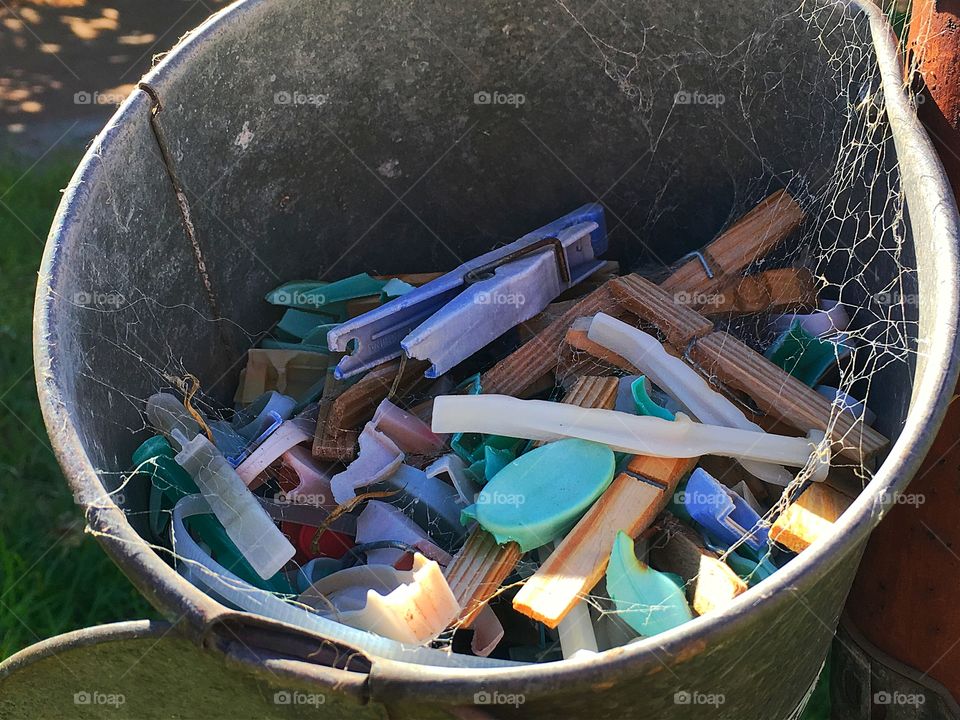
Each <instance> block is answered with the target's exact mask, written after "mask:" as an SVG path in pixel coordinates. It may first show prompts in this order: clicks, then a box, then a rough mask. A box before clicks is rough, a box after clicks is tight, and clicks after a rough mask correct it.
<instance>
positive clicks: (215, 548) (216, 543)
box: [184, 511, 296, 595]
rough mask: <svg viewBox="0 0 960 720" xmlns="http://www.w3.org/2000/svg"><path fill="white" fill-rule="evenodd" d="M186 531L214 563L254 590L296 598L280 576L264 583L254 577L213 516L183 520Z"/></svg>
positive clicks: (290, 587) (259, 578)
mask: <svg viewBox="0 0 960 720" xmlns="http://www.w3.org/2000/svg"><path fill="white" fill-rule="evenodd" d="M184 524H185V525H186V527H187V529H188V530H190V531H191V532H192V533H193V534H195V535H196V536H197V537H198V538H200V539H201V540H202V541H203V542H204V543H205V544H206V545H207V547H208V548H209V549H210V554H211V555H212V556H213V557H214V559H215V560H216V561H217V562H218V563H219V564H221V565H223V567H225V568H226V569H227V570H229V571H230V572H232V573H233V574H235V575H236V576H237V577H239V578H240V579H241V580H245V581H246V582H248V583H250V584H251V585H253V586H254V587H258V588H260V589H261V590H269V591H270V592H275V593H282V594H285V595H295V594H296V590H295V589H294V587H293V585H291V584H290V581H289V580H288V579H287V577H286V576H285V575H284V574H283V573H282V572H277V573H276V574H275V575H274V576H273V577H271V578H268V579H267V580H264V579H263V578H261V577H260V575H259V574H257V571H256V570H254V569H253V567H252V566H251V565H250V563H248V562H247V560H246V558H244V557H243V553H241V552H240V551H239V550H238V549H237V546H236V545H234V544H233V542H232V541H231V540H230V538H228V537H227V533H226V531H225V530H224V529H223V525H221V524H220V521H219V520H217V517H216V515H214V514H213V512H212V511H211V513H210V514H209V515H193V516H192V517H189V518H187V519H185V520H184Z"/></svg>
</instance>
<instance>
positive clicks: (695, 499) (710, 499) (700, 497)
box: [673, 490, 727, 506]
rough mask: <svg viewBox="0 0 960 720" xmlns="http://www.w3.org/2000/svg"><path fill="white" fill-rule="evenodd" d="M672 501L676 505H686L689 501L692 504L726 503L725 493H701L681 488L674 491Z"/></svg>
mask: <svg viewBox="0 0 960 720" xmlns="http://www.w3.org/2000/svg"><path fill="white" fill-rule="evenodd" d="M673 501H674V502H675V503H676V504H677V505H686V504H687V503H690V504H692V505H700V506H704V505H725V504H726V503H727V496H726V495H719V494H716V495H715V494H711V493H702V492H688V491H687V490H681V491H680V492H675V493H674V494H673Z"/></svg>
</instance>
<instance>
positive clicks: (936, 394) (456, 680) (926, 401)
mask: <svg viewBox="0 0 960 720" xmlns="http://www.w3.org/2000/svg"><path fill="white" fill-rule="evenodd" d="M268 4H269V3H268V0H238V2H236V3H234V4H233V5H230V6H228V7H226V8H224V9H222V10H220V11H219V12H217V13H216V14H214V15H213V16H211V17H210V18H209V19H208V20H206V21H205V22H204V23H203V24H201V25H200V26H199V27H198V28H197V29H196V30H194V31H192V32H191V33H190V34H189V35H188V36H186V37H185V38H184V39H183V40H182V41H181V42H180V43H179V44H178V45H177V46H176V47H175V48H174V49H173V50H172V51H171V52H170V53H169V54H168V55H166V57H164V59H163V60H162V61H161V62H160V63H159V64H158V65H157V66H156V67H155V68H153V69H152V70H151V71H150V72H149V73H148V74H147V75H146V76H145V77H144V80H143V81H144V82H145V83H147V84H148V85H150V86H151V87H153V88H154V89H155V90H157V91H158V92H159V93H160V94H161V96H162V92H163V87H164V84H165V83H166V82H169V81H170V79H171V78H172V77H173V76H175V75H176V74H178V73H179V72H183V71H184V70H185V68H186V67H187V66H188V65H189V63H190V61H191V59H192V57H193V56H194V55H195V54H196V52H197V51H198V49H199V48H200V47H201V45H202V44H204V43H206V42H208V41H212V40H214V39H215V36H216V35H218V34H219V33H220V32H221V31H222V30H223V29H224V28H225V27H227V26H228V25H234V24H240V23H244V22H248V21H252V20H255V15H256V13H257V12H258V11H260V10H262V9H263V8H265V7H266V6H267V5H268ZM836 5H837V6H838V7H840V8H842V9H844V10H845V11H846V12H848V13H851V14H856V13H861V14H863V15H864V16H865V17H866V19H867V21H868V22H869V26H870V31H871V35H872V40H873V44H874V48H875V53H876V57H877V62H878V66H879V72H880V76H881V80H882V85H883V90H884V96H885V100H886V108H887V116H888V119H889V122H890V126H891V131H892V134H893V136H894V141H895V143H896V146H897V150H898V156H899V162H900V166H901V169H902V173H903V177H904V186H903V192H904V194H905V196H906V199H907V202H908V204H909V206H910V208H911V210H912V212H911V213H910V218H911V222H915V219H916V218H922V219H923V221H924V223H925V224H927V223H928V227H923V228H921V229H922V230H924V232H925V234H926V235H927V236H928V237H927V240H926V244H928V245H929V249H930V252H929V253H928V255H929V256H930V257H929V258H926V259H925V258H924V257H921V255H925V254H926V253H918V254H917V255H918V257H917V263H918V266H920V268H921V269H923V275H924V277H923V278H921V279H922V280H925V281H928V282H929V283H930V284H931V285H935V286H936V292H935V293H931V294H930V295H931V298H932V297H933V296H934V295H936V301H935V302H934V301H933V300H931V303H928V305H931V306H932V307H930V308H929V309H928V311H929V312H931V313H932V321H931V326H935V327H936V328H937V332H935V333H932V337H931V338H930V342H929V344H928V345H927V347H926V353H925V358H924V366H923V373H922V375H921V376H920V378H919V382H916V383H915V384H914V387H913V396H912V399H911V403H910V408H909V410H908V412H907V417H906V420H905V422H904V427H903V430H902V432H901V433H900V435H899V437H898V438H897V440H896V441H895V442H894V443H893V445H892V446H891V448H890V450H889V453H888V455H887V457H886V458H885V459H884V461H883V463H882V464H881V465H880V467H879V468H878V469H877V472H876V473H875V475H874V477H873V479H872V481H871V482H870V483H869V485H868V486H867V487H866V488H865V489H864V490H863V491H862V492H861V494H860V496H859V497H858V498H857V499H856V500H855V501H854V503H853V504H852V505H851V507H850V508H849V509H848V510H847V512H846V513H844V515H843V517H842V518H841V519H840V520H839V521H838V522H837V524H836V528H837V531H836V532H835V533H834V534H833V535H832V536H831V537H830V538H828V539H826V540H825V541H823V542H822V543H819V544H817V545H815V546H813V547H811V548H809V549H808V550H806V551H805V552H803V553H801V554H799V555H798V556H797V557H796V558H795V559H793V560H792V561H791V562H790V563H788V564H787V565H786V566H785V567H783V568H781V569H780V570H778V572H777V573H775V574H774V575H773V576H772V577H770V578H768V579H767V580H764V581H763V582H762V583H759V584H758V585H757V586H755V587H752V588H750V589H748V590H747V592H745V593H743V594H742V595H740V596H739V597H737V598H736V599H735V600H734V601H733V602H732V603H731V604H730V605H729V606H728V607H727V608H725V609H724V610H723V611H720V612H717V613H713V614H710V615H708V616H703V617H698V618H696V619H694V620H692V621H690V622H688V623H685V624H684V625H682V626H679V627H677V628H675V629H673V630H670V631H668V632H665V633H662V634H660V635H657V636H655V637H652V638H644V639H641V640H638V641H635V642H634V643H631V644H630V645H627V646H624V647H620V648H614V649H612V650H608V651H606V652H603V653H599V654H597V655H596V656H593V657H589V658H584V659H571V660H565V661H562V662H553V663H542V664H530V665H523V666H518V667H510V668H495V669H486V668H471V669H455V668H441V667H435V666H424V665H413V664H411V663H403V662H397V661H389V660H384V659H382V658H379V657H378V656H376V655H372V654H370V653H367V652H365V651H364V650H363V649H362V648H358V649H357V650H358V652H359V653H360V654H364V655H366V656H367V657H369V658H370V660H371V661H372V662H373V663H374V667H373V670H372V671H371V674H373V673H374V672H376V673H377V674H378V675H380V676H381V677H382V678H384V679H385V680H386V679H389V680H390V681H391V682H395V683H397V684H399V685H406V684H409V685H410V686H411V687H414V686H420V685H423V684H424V683H430V682H437V681H443V687H444V692H445V693H454V694H464V695H468V694H470V693H472V692H474V691H476V690H478V689H481V688H482V687H483V686H485V685H488V684H489V683H490V682H491V681H493V680H496V681H497V682H498V683H501V684H502V685H501V686H502V687H504V688H507V687H509V686H510V683H511V682H513V683H516V684H517V685H519V684H520V683H522V684H523V686H524V687H528V686H535V685H536V684H537V683H538V682H543V681H546V680H548V679H549V681H550V683H549V684H551V685H553V684H556V683H557V682H558V679H561V680H562V678H563V677H565V676H569V677H573V676H576V677H577V678H578V679H579V680H582V679H583V678H584V676H593V677H595V678H597V679H598V680H600V679H603V680H605V681H609V680H610V679H611V678H612V677H614V676H615V675H616V674H618V673H619V672H621V671H622V672H626V671H628V670H630V671H634V672H635V671H636V669H637V667H638V666H643V665H644V664H646V665H648V666H649V667H651V668H654V667H656V666H658V665H663V664H664V663H662V662H661V661H660V660H659V657H660V655H661V654H666V655H669V656H673V657H678V656H679V657H683V656H689V655H690V654H691V653H693V654H696V653H699V652H702V651H704V650H705V649H706V648H707V647H708V645H709V642H710V640H711V638H713V637H714V636H715V635H717V634H718V633H719V632H721V631H723V632H724V633H728V632H731V631H733V630H734V629H735V628H736V627H738V626H739V625H740V624H741V623H743V622H745V621H746V616H747V614H748V613H749V612H758V611H759V610H760V609H761V608H772V607H774V606H775V605H776V604H777V603H782V602H785V601H786V599H787V598H788V597H793V596H795V594H796V593H795V588H797V587H803V586H804V585H805V581H809V580H810V578H811V577H812V576H813V575H814V574H815V573H816V571H817V570H818V568H822V567H823V566H824V565H825V564H826V565H830V566H831V567H832V566H835V565H836V564H838V563H839V562H840V561H841V560H842V559H843V558H845V557H847V556H848V555H849V554H851V553H858V552H859V549H860V548H861V547H862V545H863V543H864V542H865V541H866V538H867V536H868V535H869V533H870V531H871V530H872V529H873V528H874V527H875V526H876V525H877V524H878V523H879V522H880V520H881V519H882V518H883V516H884V515H885V514H886V512H887V511H888V510H889V509H890V508H891V507H892V506H893V505H894V504H895V502H896V497H895V496H896V494H897V493H898V492H899V491H902V490H903V489H904V488H905V487H906V486H907V484H908V483H909V481H910V479H911V478H912V477H913V475H914V473H915V472H916V471H917V469H918V468H919V466H920V463H921V462H922V460H923V459H924V457H925V455H926V452H927V450H928V449H929V447H930V445H931V443H932V442H933V438H934V436H935V434H936V430H937V429H938V428H939V426H940V424H941V422H942V419H943V416H944V414H945V412H946V408H947V405H948V404H949V401H950V397H951V395H952V392H953V388H954V385H955V383H956V379H957V374H958V370H960V358H958V350H960V339H958V333H957V327H958V314H960V295H958V278H960V263H958V255H957V248H958V247H960V220H958V216H957V207H956V204H955V201H954V197H953V193H952V191H951V189H950V184H949V182H948V180H947V177H946V173H945V171H944V169H943V167H942V165H941V163H940V161H939V159H938V157H937V155H936V152H935V150H934V148H933V145H932V143H931V142H930V139H929V137H928V136H927V134H926V132H925V130H924V129H923V127H922V125H921V124H920V122H919V120H918V119H917V117H916V115H915V113H914V111H913V108H912V105H911V102H910V99H909V98H908V96H907V94H906V91H905V89H904V88H903V84H902V82H901V78H902V66H901V61H900V59H899V57H898V55H897V44H896V40H895V37H894V35H893V31H892V29H891V28H890V25H889V23H888V21H887V19H886V17H885V16H884V15H883V13H882V12H881V11H880V10H879V9H878V8H877V7H875V6H874V5H873V4H872V3H871V2H870V0H836ZM149 109H150V98H149V97H148V96H147V94H146V93H145V92H144V91H143V90H135V91H134V92H133V94H132V95H131V96H130V97H129V98H128V99H127V100H126V101H125V102H124V103H123V105H122V106H121V107H120V108H119V110H118V111H117V113H116V114H115V115H114V116H113V117H112V118H111V120H110V121H109V123H108V124H107V125H106V127H105V128H104V130H103V131H102V132H101V133H100V134H99V135H98V136H97V138H96V139H95V140H94V142H93V143H92V145H91V147H90V148H89V149H88V151H87V153H86V154H85V156H84V158H83V160H82V162H81V164H80V165H79V167H78V169H77V170H76V172H75V174H74V176H73V178H72V179H71V181H70V184H69V185H68V187H67V188H66V190H65V192H64V196H63V199H62V201H61V204H60V206H59V208H58V210H57V213H56V216H55V218H54V222H53V225H52V227H51V230H50V233H49V235H48V240H47V243H46V247H45V250H44V254H43V259H42V263H41V267H40V272H39V278H38V284H37V292H36V300H35V312H34V365H35V374H36V383H37V389H38V396H39V400H40V405H41V409H42V412H43V417H44V422H45V424H46V427H47V431H48V434H49V437H50V440H51V444H52V447H53V449H54V452H55V454H56V456H57V459H58V462H59V463H60V466H61V468H62V470H63V472H64V475H65V477H66V479H67V481H68V483H69V484H70V487H71V489H72V491H73V493H74V496H75V499H76V502H77V503H78V504H79V505H80V506H81V507H82V508H83V509H84V512H85V514H86V518H87V523H88V525H89V526H90V527H91V528H93V529H94V531H97V532H95V534H96V537H97V540H98V542H100V544H101V546H103V547H104V549H105V551H106V552H107V554H108V555H109V556H110V557H111V558H112V559H113V560H114V562H116V563H117V565H118V566H119V567H120V568H121V569H122V570H123V571H124V573H125V574H126V575H127V576H128V578H129V579H130V580H131V581H132V582H133V583H134V585H135V586H136V587H137V588H138V589H139V590H140V592H141V593H142V594H143V595H144V596H145V597H146V598H147V599H148V600H149V601H150V602H151V603H152V604H153V605H154V606H155V607H157V608H158V609H160V610H161V611H162V612H164V613H166V614H168V615H174V616H176V617H178V618H179V619H181V620H186V621H187V623H188V624H189V625H190V626H192V627H193V628H194V629H195V630H196V631H197V632H200V633H202V632H203V631H204V629H205V628H209V627H210V624H211V623H212V622H213V621H215V619H216V618H217V617H222V616H223V615H224V614H225V613H229V614H230V615H236V614H237V613H235V612H234V611H232V610H230V609H229V608H226V607H225V606H223V605H221V604H220V603H218V602H217V601H215V600H213V599H212V598H210V597H209V596H207V595H206V594H205V593H203V592H202V591H200V590H199V589H198V588H196V587H194V586H193V585H192V584H190V583H189V582H187V580H185V579H184V578H183V577H181V576H180V575H179V574H178V573H177V572H176V570H174V569H173V568H172V567H170V566H169V565H168V564H167V563H166V562H164V561H163V560H162V559H161V557H160V555H159V554H158V553H157V552H155V551H154V550H153V549H152V548H151V547H150V546H149V545H148V544H147V543H146V541H144V540H143V539H142V538H141V537H140V536H139V535H138V534H137V533H136V532H135V531H134V529H133V527H132V526H131V525H130V523H129V522H128V520H127V518H126V515H125V514H124V513H123V511H122V510H121V509H120V508H119V507H118V506H117V505H116V504H114V503H113V502H112V500H110V499H109V498H106V500H107V502H106V503H105V502H104V500H105V497H104V493H103V492H102V487H103V486H102V484H101V482H100V479H99V477H98V475H97V472H96V470H95V468H94V466H93V464H92V462H91V461H90V459H89V458H88V457H87V454H86V451H85V450H84V447H83V444H82V442H81V439H80V433H79V431H78V428H77V427H76V425H75V424H74V421H73V419H72V418H71V415H70V411H69V409H68V406H67V403H66V399H65V398H67V397H69V392H67V390H66V386H68V385H69V382H68V380H69V379H68V378H65V377H61V376H59V375H58V374H57V370H58V368H59V364H58V356H57V351H56V347H57V343H56V342H55V340H56V338H57V333H58V332H59V328H60V325H59V323H58V321H57V317H56V311H55V308H54V303H53V301H54V299H55V297H56V293H55V287H56V285H57V283H58V278H59V276H60V275H61V273H62V272H63V271H64V268H63V262H62V257H61V254H62V253H61V250H62V249H63V245H64V238H65V237H66V235H67V233H68V230H69V228H70V226H71V224H72V223H73V222H74V221H75V219H76V218H77V217H78V216H79V215H81V214H82V213H83V209H84V206H85V200H86V198H87V195H88V192H89V190H88V185H89V184H92V183H94V182H96V181H97V180H98V179H99V177H100V175H99V173H100V161H99V158H100V156H102V155H104V154H106V153H108V152H110V151H111V148H112V147H113V146H114V145H115V144H116V143H117V142H119V136H120V135H121V134H122V130H123V128H124V126H125V125H126V124H127V123H133V122H137V121H140V122H142V121H144V119H145V118H146V113H148V112H149ZM911 182H912V183H913V184H911ZM915 237H917V233H915ZM924 265H926V267H925V269H924ZM51 340H53V342H51ZM94 488H99V489H100V490H99V491H94ZM107 528H109V532H105V530H106V529H107ZM835 620H836V618H830V619H820V621H821V622H822V623H823V624H824V625H829V626H830V630H831V632H833V626H834V625H835ZM316 667H317V668H318V670H317V672H318V673H321V674H322V672H323V669H324V668H325V666H316ZM661 669H662V668H661ZM446 688H449V690H447V689H446Z"/></svg>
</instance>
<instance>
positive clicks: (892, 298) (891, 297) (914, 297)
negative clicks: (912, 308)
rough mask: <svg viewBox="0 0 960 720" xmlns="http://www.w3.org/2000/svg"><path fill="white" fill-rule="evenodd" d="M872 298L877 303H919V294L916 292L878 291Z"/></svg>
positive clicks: (892, 304) (888, 304)
mask: <svg viewBox="0 0 960 720" xmlns="http://www.w3.org/2000/svg"><path fill="white" fill-rule="evenodd" d="M873 300H874V302H876V303H877V305H887V306H894V305H918V304H919V303H920V295H919V294H917V293H902V292H899V291H892V292H878V293H877V294H876V295H874V296H873Z"/></svg>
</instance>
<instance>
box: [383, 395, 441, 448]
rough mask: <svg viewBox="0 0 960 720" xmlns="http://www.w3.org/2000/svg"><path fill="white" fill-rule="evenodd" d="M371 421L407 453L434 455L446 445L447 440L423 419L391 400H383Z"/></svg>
mask: <svg viewBox="0 0 960 720" xmlns="http://www.w3.org/2000/svg"><path fill="white" fill-rule="evenodd" d="M370 422H371V424H372V425H373V426H374V427H375V428H376V429H377V430H379V431H380V432H382V433H383V434H385V435H386V436H387V437H389V438H390V439H391V440H393V441H394V442H395V443H396V444H397V447H399V448H400V449H401V450H403V452H405V453H412V454H416V455H434V454H436V453H437V452H439V451H441V450H442V449H443V447H444V445H446V440H445V439H444V438H442V437H440V436H439V435H437V434H435V433H434V432H433V430H431V429H430V426H429V425H427V424H426V423H425V422H424V421H423V420H421V419H420V418H418V417H417V416H416V415H412V414H410V413H408V412H406V411H404V410H402V409H401V408H399V407H397V406H396V405H394V404H393V403H392V402H390V401H389V400H383V401H381V403H380V404H379V405H378V406H377V409H376V411H375V412H374V414H373V419H372V420H371V421H370Z"/></svg>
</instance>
